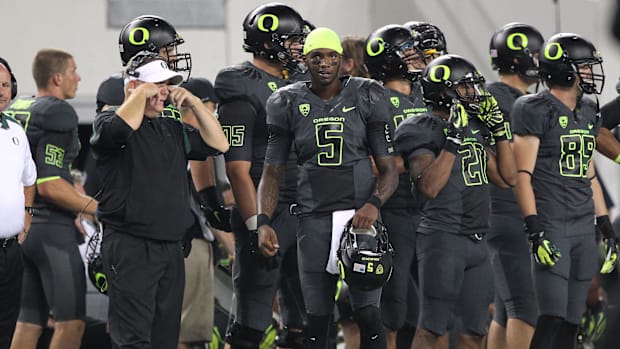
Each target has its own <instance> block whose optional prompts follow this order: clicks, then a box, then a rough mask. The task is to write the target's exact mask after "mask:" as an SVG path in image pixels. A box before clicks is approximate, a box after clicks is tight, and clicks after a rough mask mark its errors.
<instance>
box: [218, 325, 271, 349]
mask: <svg viewBox="0 0 620 349" xmlns="http://www.w3.org/2000/svg"><path fill="white" fill-rule="evenodd" d="M262 338H263V332H262V331H259V330H255V329H253V328H249V327H246V326H243V325H241V324H239V323H238V322H234V323H233V324H232V326H230V329H229V330H228V332H227V333H226V342H227V343H228V344H230V348H231V349H257V348H258V347H259V345H260V341H261V339H262Z"/></svg>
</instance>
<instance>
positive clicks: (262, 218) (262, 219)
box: [256, 213, 271, 228]
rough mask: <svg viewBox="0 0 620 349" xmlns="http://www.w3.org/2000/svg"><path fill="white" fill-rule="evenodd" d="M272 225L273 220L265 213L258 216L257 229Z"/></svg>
mask: <svg viewBox="0 0 620 349" xmlns="http://www.w3.org/2000/svg"><path fill="white" fill-rule="evenodd" d="M270 223H271V218H269V216H267V215H266V214H264V213H261V214H259V215H258V216H256V228H260V227H262V226H263V225H269V224H270Z"/></svg>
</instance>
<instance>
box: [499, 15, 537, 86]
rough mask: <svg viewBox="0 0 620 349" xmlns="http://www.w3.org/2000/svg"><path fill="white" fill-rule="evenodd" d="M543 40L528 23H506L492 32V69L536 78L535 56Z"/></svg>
mask: <svg viewBox="0 0 620 349" xmlns="http://www.w3.org/2000/svg"><path fill="white" fill-rule="evenodd" d="M543 41H544V39H543V36H542V34H540V32H539V31H538V30H537V29H536V28H534V27H532V26H531V25H529V24H523V23H509V24H506V25H505V26H503V27H501V28H500V29H498V30H497V31H496V32H495V33H494V34H493V36H492V37H491V42H490V43H489V54H490V56H491V65H492V66H493V69H494V70H499V71H500V72H511V73H518V74H520V75H522V76H523V77H526V78H530V79H535V80H537V79H538V77H539V75H538V64H537V61H536V56H537V55H538V52H539V51H540V48H541V47H542V45H543Z"/></svg>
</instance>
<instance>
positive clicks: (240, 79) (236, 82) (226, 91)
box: [215, 64, 251, 101]
mask: <svg viewBox="0 0 620 349" xmlns="http://www.w3.org/2000/svg"><path fill="white" fill-rule="evenodd" d="M250 69H251V67H248V66H247V65H243V64H240V65H235V66H232V67H227V68H224V69H222V70H220V72H219V73H218V74H217V77H216V78H215V95H216V96H217V98H218V99H219V100H220V101H226V100H229V99H233V98H235V97H237V96H245V95H247V93H246V84H245V82H246V79H245V76H247V75H248V73H249V70H250Z"/></svg>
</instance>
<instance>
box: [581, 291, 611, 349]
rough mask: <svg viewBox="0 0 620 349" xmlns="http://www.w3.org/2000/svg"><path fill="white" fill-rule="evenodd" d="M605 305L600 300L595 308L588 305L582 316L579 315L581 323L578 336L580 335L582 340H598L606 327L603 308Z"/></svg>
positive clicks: (604, 308)
mask: <svg viewBox="0 0 620 349" xmlns="http://www.w3.org/2000/svg"><path fill="white" fill-rule="evenodd" d="M606 308H607V305H606V304H605V302H604V301H601V302H600V303H599V305H597V306H596V308H590V307H588V308H587V310H586V311H585V313H584V314H583V316H582V317H581V324H580V326H579V332H578V338H579V336H581V337H582V338H583V339H582V342H585V341H586V340H587V341H592V342H596V341H598V340H599V339H600V338H601V336H602V335H603V333H604V332H605V328H606V327H607V318H606V316H605V310H606Z"/></svg>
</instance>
